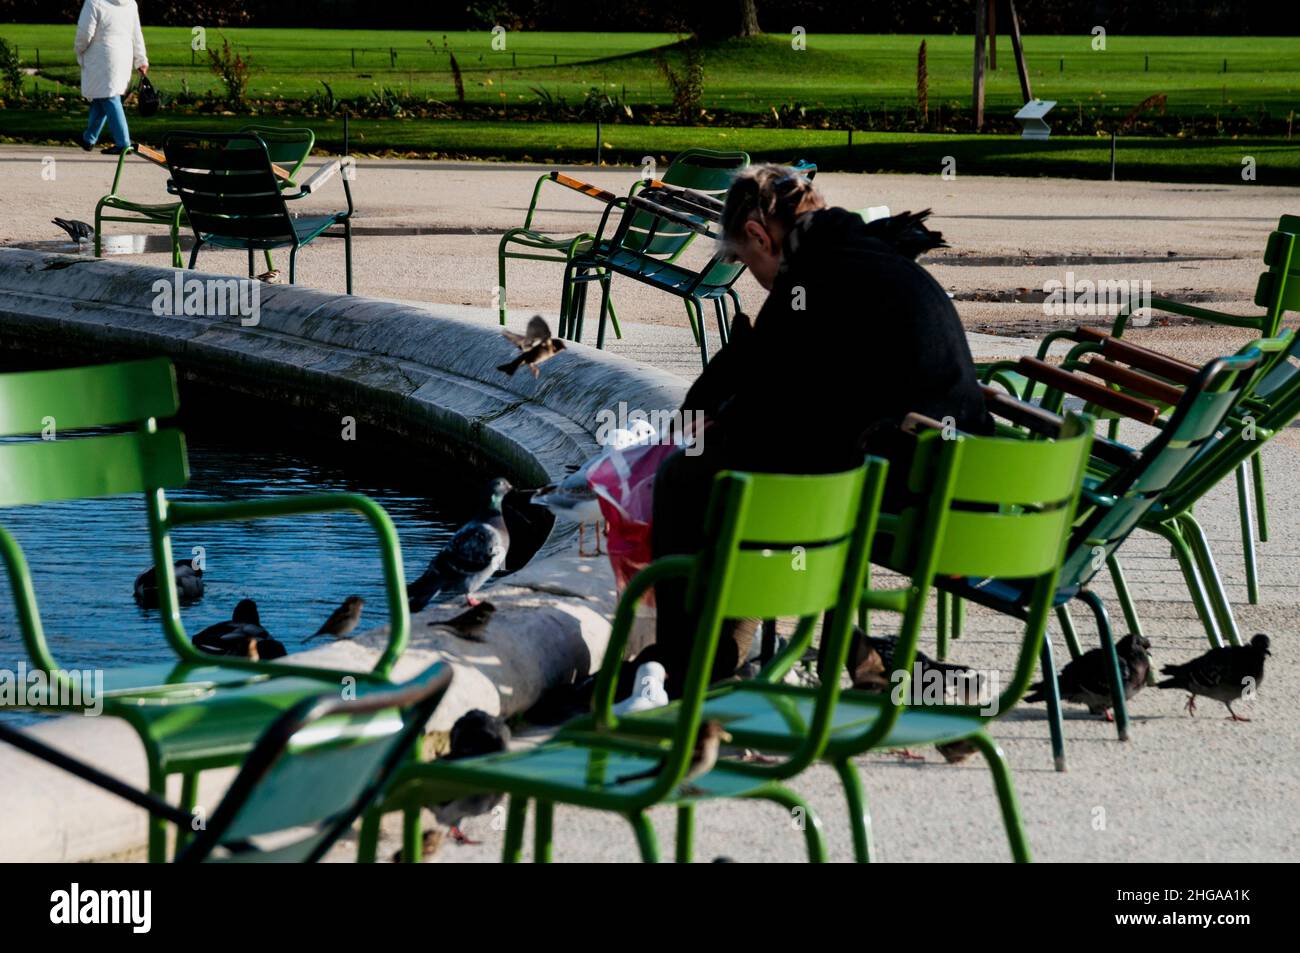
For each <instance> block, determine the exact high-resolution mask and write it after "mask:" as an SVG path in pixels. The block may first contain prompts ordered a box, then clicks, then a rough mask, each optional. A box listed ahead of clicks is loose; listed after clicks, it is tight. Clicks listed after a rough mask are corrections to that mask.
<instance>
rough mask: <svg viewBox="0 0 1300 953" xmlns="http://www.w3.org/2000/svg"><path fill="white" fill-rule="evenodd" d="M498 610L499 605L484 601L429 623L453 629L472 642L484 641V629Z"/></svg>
mask: <svg viewBox="0 0 1300 953" xmlns="http://www.w3.org/2000/svg"><path fill="white" fill-rule="evenodd" d="M496 611H497V607H496V606H494V605H493V604H492V603H490V602H487V601H484V602H480V603H479V604H478V605H474V606H470V607H469V608H468V609H466V610H465V611H464V612H462V613H461V614H460V615H458V616H453V617H452V618H450V619H444V620H442V621H439V622H430V623H429V625H431V626H436V627H438V628H446V629H451V631H452V632H454V633H455V634H456V635H458V636H460V637H461V638H462V639H468V640H469V641H471V642H482V641H483V630H484V629H486V628H487V625H488V623H489V622H491V621H492V613H494V612H496Z"/></svg>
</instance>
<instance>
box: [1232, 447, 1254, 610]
mask: <svg viewBox="0 0 1300 953" xmlns="http://www.w3.org/2000/svg"><path fill="white" fill-rule="evenodd" d="M1236 477H1237V509H1238V511H1239V513H1240V522H1241V554H1242V558H1243V559H1244V560H1245V563H1246V598H1247V599H1248V600H1249V601H1250V604H1251V605H1252V606H1255V605H1259V562H1258V561H1257V559H1256V557H1255V525H1254V524H1255V521H1254V518H1253V517H1252V515H1251V512H1250V489H1249V488H1248V486H1247V478H1246V464H1245V463H1243V464H1242V465H1241V466H1239V467H1237V472H1236Z"/></svg>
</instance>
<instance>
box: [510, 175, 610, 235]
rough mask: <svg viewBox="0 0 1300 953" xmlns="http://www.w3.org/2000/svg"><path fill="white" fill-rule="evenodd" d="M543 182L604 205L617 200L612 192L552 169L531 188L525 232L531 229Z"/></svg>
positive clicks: (525, 218)
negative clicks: (562, 187) (570, 190)
mask: <svg viewBox="0 0 1300 953" xmlns="http://www.w3.org/2000/svg"><path fill="white" fill-rule="evenodd" d="M543 182H554V183H555V184H556V185H562V186H564V187H565V188H566V189H572V190H573V191H574V192H580V193H582V194H583V195H586V196H588V197H590V198H593V199H596V200H597V201H599V202H604V203H606V204H609V203H610V202H613V201H614V200H615V199H617V198H618V196H616V195H614V193H612V192H607V191H606V190H605V189H602V188H599V187H597V186H594V185H589V184H588V183H586V182H583V181H582V180H581V179H575V178H573V176H571V175H565V174H564V173H563V172H561V171H559V170H558V169H553V170H551V171H550V172H546V173H544V174H543V175H541V176H538V179H537V184H536V185H534V186H533V197H532V200H531V201H530V202H529V203H528V214H527V215H526V216H524V229H525V230H528V229H531V228H532V227H533V215H534V214H536V212H537V199H538V197H539V196H540V195H541V191H542V183H543Z"/></svg>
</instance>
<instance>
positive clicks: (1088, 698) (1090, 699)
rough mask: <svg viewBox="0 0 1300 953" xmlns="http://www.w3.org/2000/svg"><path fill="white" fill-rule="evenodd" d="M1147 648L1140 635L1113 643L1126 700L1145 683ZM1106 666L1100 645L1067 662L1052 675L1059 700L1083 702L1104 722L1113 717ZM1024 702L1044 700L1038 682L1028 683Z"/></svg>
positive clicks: (1147, 658) (1107, 666)
mask: <svg viewBox="0 0 1300 953" xmlns="http://www.w3.org/2000/svg"><path fill="white" fill-rule="evenodd" d="M1150 648H1151V642H1150V641H1149V640H1147V639H1146V638H1144V637H1142V636H1140V635H1126V636H1124V638H1122V639H1120V640H1119V642H1118V643H1117V644H1116V645H1115V655H1116V656H1117V657H1118V658H1119V675H1120V680H1121V681H1122V682H1123V684H1124V697H1125V698H1126V699H1130V698H1132V697H1133V696H1134V695H1136V694H1137V693H1138V692H1140V691H1141V690H1142V686H1144V685H1145V684H1146V682H1147V673H1148V672H1150V671H1151V657H1150V656H1149V655H1147V651H1148V650H1149V649H1150ZM1109 667H1110V660H1109V659H1108V658H1107V657H1106V653H1105V652H1104V651H1102V650H1101V649H1100V648H1095V649H1090V650H1088V651H1087V652H1084V653H1083V654H1082V655H1080V656H1079V657H1078V658H1077V659H1073V660H1072V661H1070V662H1069V663H1068V664H1067V665H1066V666H1065V668H1063V669H1061V674H1060V675H1058V676H1057V678H1056V684H1057V686H1058V687H1059V689H1060V692H1061V700H1062V701H1067V702H1070V703H1072V704H1075V705H1086V706H1087V707H1088V711H1090V712H1092V713H1093V714H1094V715H1105V716H1106V720H1107V721H1112V720H1114V719H1113V717H1112V715H1111V713H1110V708H1111V705H1112V703H1113V700H1112V699H1111V695H1110V672H1109V671H1108V669H1109ZM1025 701H1027V702H1042V701H1047V693H1046V690H1045V687H1044V685H1043V683H1042V682H1035V683H1034V684H1033V685H1031V686H1029V694H1028V695H1026V696H1025Z"/></svg>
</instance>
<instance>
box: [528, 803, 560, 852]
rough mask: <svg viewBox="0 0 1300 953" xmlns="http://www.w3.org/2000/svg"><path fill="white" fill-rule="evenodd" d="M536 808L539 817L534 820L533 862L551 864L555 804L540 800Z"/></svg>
mask: <svg viewBox="0 0 1300 953" xmlns="http://www.w3.org/2000/svg"><path fill="white" fill-rule="evenodd" d="M535 810H536V812H537V817H536V818H535V819H534V820H533V863H535V864H549V863H550V862H551V840H552V835H553V833H554V829H555V805H554V804H553V803H551V802H550V801H538V802H537V804H536V805H535Z"/></svg>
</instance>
